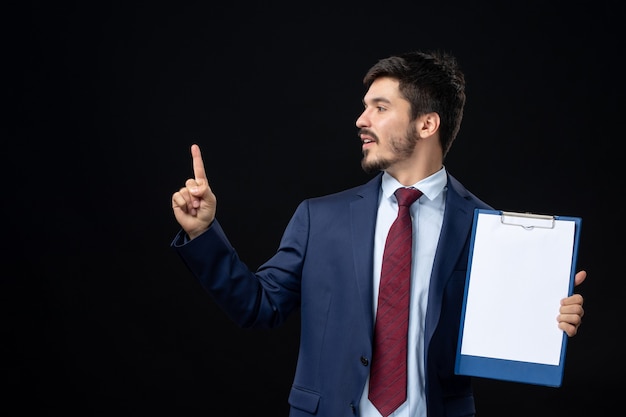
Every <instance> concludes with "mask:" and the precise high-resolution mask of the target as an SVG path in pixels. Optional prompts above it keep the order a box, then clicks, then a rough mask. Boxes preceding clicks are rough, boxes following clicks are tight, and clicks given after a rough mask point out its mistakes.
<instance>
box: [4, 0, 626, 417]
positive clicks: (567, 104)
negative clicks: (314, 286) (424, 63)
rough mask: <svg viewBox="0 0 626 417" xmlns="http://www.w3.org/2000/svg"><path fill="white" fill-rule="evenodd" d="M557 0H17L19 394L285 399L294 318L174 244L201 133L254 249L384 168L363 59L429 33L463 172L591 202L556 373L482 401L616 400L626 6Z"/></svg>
mask: <svg viewBox="0 0 626 417" xmlns="http://www.w3.org/2000/svg"><path fill="white" fill-rule="evenodd" d="M494 3H495V2H494ZM546 3H548V2H536V3H534V2H513V3H511V2H502V4H501V5H490V6H486V5H484V4H481V3H479V2H471V1H470V2H459V4H462V5H454V4H453V3H448V4H446V3H440V2H437V4H436V5H433V4H430V3H423V4H422V3H419V2H410V3H409V2H406V3H402V2H387V3H385V2H377V3H374V4H367V3H363V2H357V3H355V4H354V5H353V6H350V7H347V6H340V5H339V4H338V3H337V2H335V3H330V4H328V5H324V4H321V3H319V2H315V3H300V2H292V3H285V4H282V5H279V4H274V3H266V4H262V3H250V4H248V5H245V4H242V3H239V2H217V3H214V2H212V3H209V2H171V3H169V4H166V3H164V2H76V3H72V2H64V3H55V2H34V1H33V2H27V1H24V2H19V3H15V2H9V3H8V4H6V3H5V5H4V6H3V13H2V23H3V24H2V39H3V48H2V55H3V59H2V62H3V65H2V66H3V68H4V70H5V71H6V72H5V76H4V77H3V81H4V90H3V91H4V94H3V97H4V100H5V106H4V107H5V111H4V117H3V118H4V119H5V121H4V122H3V123H2V136H3V146H4V149H5V150H4V151H3V152H2V169H3V171H4V173H3V175H2V181H3V183H4V184H3V186H2V195H3V197H2V199H3V200H2V201H3V213H4V219H5V220H4V230H5V233H3V239H2V248H1V250H2V259H3V264H4V265H5V268H3V272H2V288H1V289H0V290H1V292H0V297H1V298H0V302H1V305H2V308H3V311H2V322H1V326H2V327H1V329H2V343H1V347H2V351H0V353H1V354H2V362H1V363H0V365H1V367H2V368H1V371H2V372H1V375H2V380H3V381H2V382H3V386H4V388H3V390H2V391H1V394H0V396H1V399H2V407H3V408H5V409H7V410H11V409H12V410H13V411H12V412H11V413H10V414H7V415H12V416H18V415H33V414H40V415H41V414H44V415H51V414H53V413H56V414H59V415H64V416H74V415H76V416H78V415H80V416H113V415H127V414H128V415H130V414H134V415H151V414H159V415H172V416H213V415H226V414H227V415H233V416H239V415H241V416H243V415H255V414H257V413H258V414H261V413H263V414H264V415H275V416H281V415H284V416H286V415H287V411H288V406H287V396H288V393H289V388H290V385H291V380H292V376H293V371H294V366H295V358H296V353H297V344H298V318H297V317H296V316H294V317H292V318H291V320H290V321H289V322H288V323H287V324H286V325H285V326H284V327H283V328H281V329H277V330H273V331H268V332H266V331H250V330H241V329H238V328H236V327H235V326H234V324H232V323H231V322H230V321H229V320H228V319H227V318H226V316H225V315H224V314H223V313H222V312H221V311H220V310H218V308H217V307H216V306H215V304H214V303H213V302H212V300H211V299H210V297H208V296H207V295H206V294H205V293H204V292H203V290H202V289H201V288H200V286H199V284H198V283H197V282H196V281H195V279H194V278H193V277H192V276H191V275H190V273H189V272H188V271H187V270H186V269H185V267H184V265H183V264H182V262H181V261H180V260H179V259H178V258H177V255H176V254H175V253H174V252H173V251H172V250H171V249H170V248H169V244H170V241H171V240H172V238H173V237H174V234H175V233H176V232H177V230H178V225H177V223H176V222H175V220H174V217H173V215H172V212H171V203H170V198H171V194H172V193H173V192H174V191H176V190H177V189H178V188H179V187H181V186H182V185H183V184H184V181H185V179H187V178H188V177H190V176H191V175H192V170H191V159H190V155H189V146H190V145H191V144H192V143H194V142H195V143H198V144H200V146H201V148H202V150H203V155H204V158H205V164H206V169H207V175H208V177H209V180H210V182H211V185H212V187H213V189H214V191H215V193H216V194H217V197H218V201H219V205H218V217H219V218H220V221H221V223H222V225H223V226H224V228H225V229H226V231H227V233H228V234H229V237H230V239H231V242H232V243H233V244H234V245H235V247H237V248H238V250H239V253H240V255H241V257H242V258H243V259H244V260H245V261H246V263H247V264H248V265H249V266H250V267H251V268H256V267H257V266H259V265H260V264H261V263H262V262H263V261H264V260H265V259H266V258H268V257H269V256H270V255H271V254H272V253H273V251H274V250H275V249H276V247H277V245H278V242H279V239H280V236H281V234H282V231H283V229H284V227H285V226H286V224H287V222H288V220H289V218H290V216H291V214H292V213H293V210H294V209H295V207H296V205H297V204H298V203H299V202H300V201H301V200H302V199H304V198H307V197H313V196H318V195H322V194H326V193H330V192H334V191H338V190H341V189H343V188H346V187H350V186H353V185H357V184H359V183H361V182H363V181H365V180H367V179H369V176H367V175H366V174H364V173H363V172H362V171H361V168H360V163H359V161H360V156H361V154H360V144H359V141H358V140H357V136H356V128H355V126H354V123H355V120H356V118H357V117H358V115H359V114H360V111H361V109H362V105H361V98H362V96H363V94H364V92H365V91H364V88H363V86H362V84H361V79H362V76H363V75H364V73H365V71H366V70H367V69H368V68H369V67H370V65H372V64H373V63H374V62H376V60H378V59H380V58H383V57H386V56H387V55H389V54H393V53H400V52H405V51H408V50H412V49H426V50H428V49H444V50H447V51H450V52H452V53H454V54H455V55H457V57H458V58H459V61H460V63H461V66H462V68H463V69H464V71H465V73H466V79H467V94H468V102H467V107H466V113H465V119H464V123H463V126H462V128H461V132H460V134H459V137H458V139H457V142H456V143H455V145H454V146H453V148H452V150H451V152H450V154H449V156H448V158H447V160H446V167H447V168H448V170H449V171H450V172H451V173H452V174H453V175H455V176H457V178H460V179H461V180H462V181H463V182H464V184H465V185H466V186H467V187H468V188H469V189H470V190H472V191H474V192H475V193H476V194H477V195H479V196H480V197H481V198H483V199H484V200H486V201H487V202H489V203H491V204H492V205H493V206H495V207H497V208H499V209H503V210H515V211H532V212H537V213H546V214H560V215H573V216H580V217H582V218H583V222H582V229H581V230H582V234H581V245H580V252H579V257H578V265H577V266H578V269H586V270H587V271H588V273H589V276H588V279H587V281H585V282H584V283H583V284H582V285H581V286H580V287H578V288H577V291H579V292H581V293H583V295H584V296H585V311H586V315H585V318H584V324H583V326H582V327H581V329H580V331H579V334H578V335H577V336H576V337H575V338H573V339H569V341H568V345H567V357H566V362H565V373H564V379H563V384H562V386H561V387H559V388H552V387H543V386H533V385H524V384H517V383H511V382H506V381H491V380H484V379H477V380H476V396H477V405H478V410H479V413H478V415H479V416H481V417H490V416H502V415H507V416H518V415H519V416H522V415H523V416H526V415H532V416H550V417H554V416H587V415H590V414H591V413H593V414H594V415H602V413H608V412H609V410H612V409H613V408H614V407H618V406H620V405H619V404H618V401H619V402H621V396H622V395H621V393H620V392H618V387H619V386H620V385H621V382H620V381H623V373H624V370H625V369H624V368H625V367H624V362H623V353H624V350H623V348H622V347H620V346H619V342H618V341H619V340H621V339H622V337H621V333H622V329H623V324H622V320H621V318H622V316H623V312H622V310H623V306H622V300H623V294H624V277H623V275H622V268H620V269H618V268H617V265H618V262H617V261H618V259H619V257H620V256H623V253H624V243H623V240H622V232H623V229H624V228H623V226H622V219H621V217H622V216H621V215H622V211H623V210H622V209H621V205H620V203H619V201H618V199H619V200H621V198H622V197H621V196H620V194H619V193H620V192H621V189H622V183H623V181H621V179H623V174H622V169H621V168H622V161H621V159H622V158H621V155H620V153H621V152H620V151H621V146H622V142H623V134H622V132H621V130H618V129H620V128H621V127H622V122H623V117H624V111H623V110H624V70H623V64H622V61H623V53H624V46H625V45H624V39H625V38H624V30H623V24H624V17H625V13H624V6H623V3H621V2H618V1H601V0H600V1H593V2H550V4H546ZM618 146H619V148H618ZM618 179H619V180H620V181H619V182H618ZM244 189H245V190H246V192H247V193H248V195H247V196H242V195H239V192H240V191H242V190H244ZM620 266H621V263H620ZM532 305H533V300H528V308H529V309H531V308H532ZM511 325H512V326H515V323H511Z"/></svg>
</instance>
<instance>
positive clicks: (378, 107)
mask: <svg viewBox="0 0 626 417" xmlns="http://www.w3.org/2000/svg"><path fill="white" fill-rule="evenodd" d="M376 108H377V109H378V111H385V110H387V109H386V108H384V107H383V106H376Z"/></svg>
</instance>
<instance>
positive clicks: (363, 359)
mask: <svg viewBox="0 0 626 417" xmlns="http://www.w3.org/2000/svg"><path fill="white" fill-rule="evenodd" d="M369 363H370V361H369V360H368V359H367V358H366V357H365V356H361V364H362V365H363V366H367V365H369Z"/></svg>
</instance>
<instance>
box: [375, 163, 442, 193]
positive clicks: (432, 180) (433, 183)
mask: <svg viewBox="0 0 626 417" xmlns="http://www.w3.org/2000/svg"><path fill="white" fill-rule="evenodd" d="M447 182H448V176H447V175H446V168H445V167H443V166H442V167H441V169H440V170H439V171H437V172H435V173H434V174H432V175H431V176H429V177H426V178H424V179H423V180H421V181H418V182H416V183H415V184H413V185H411V187H415V188H417V189H418V190H420V191H421V192H422V194H424V195H425V196H426V198H428V199H429V200H434V199H435V198H437V196H438V195H439V194H441V192H442V191H443V189H444V188H445V186H446V183H447ZM381 186H382V191H383V197H384V198H390V197H391V196H392V195H393V193H394V192H395V191H396V190H397V189H398V188H400V187H404V185H402V184H400V183H399V182H398V180H396V179H395V178H394V177H392V176H391V175H389V174H388V173H387V172H384V173H383V179H382V185H381Z"/></svg>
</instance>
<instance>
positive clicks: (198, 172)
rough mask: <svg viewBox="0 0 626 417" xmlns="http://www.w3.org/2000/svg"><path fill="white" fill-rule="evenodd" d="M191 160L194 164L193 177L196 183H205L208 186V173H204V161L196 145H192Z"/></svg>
mask: <svg viewBox="0 0 626 417" xmlns="http://www.w3.org/2000/svg"><path fill="white" fill-rule="evenodd" d="M191 159H192V162H193V175H194V177H195V179H196V181H199V180H200V181H204V183H205V184H206V182H207V178H206V173H205V172H204V162H203V161H202V154H201V153H200V147H199V146H198V145H196V144H193V145H191Z"/></svg>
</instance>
